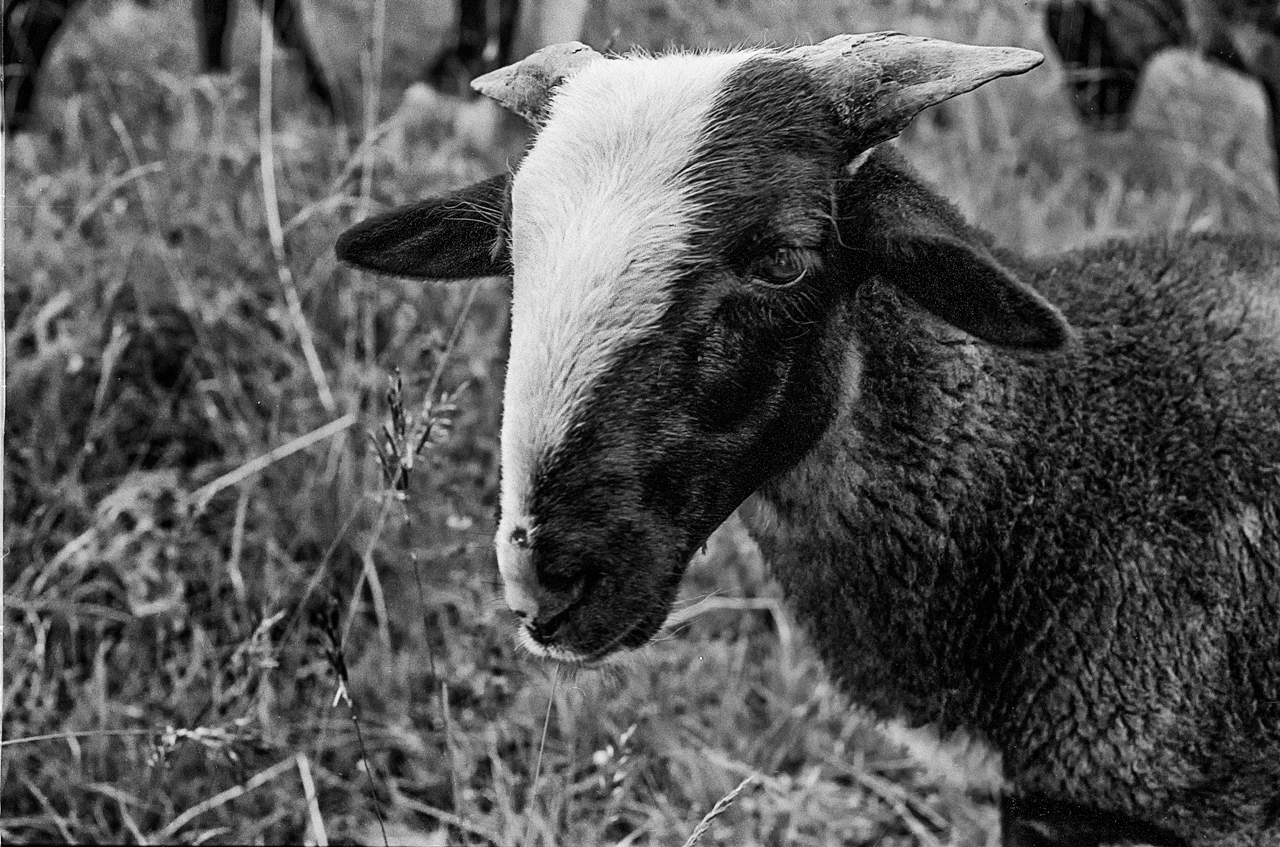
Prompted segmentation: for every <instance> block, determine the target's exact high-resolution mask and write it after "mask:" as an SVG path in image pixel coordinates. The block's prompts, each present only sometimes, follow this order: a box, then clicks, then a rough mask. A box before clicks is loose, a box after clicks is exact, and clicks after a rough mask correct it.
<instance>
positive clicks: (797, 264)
mask: <svg viewBox="0 0 1280 847" xmlns="http://www.w3.org/2000/svg"><path fill="white" fill-rule="evenodd" d="M808 270H809V268H808V266H807V265H806V264H805V261H804V253H803V252H802V251H800V250H797V249H795V248H794V247H780V248H778V249H777V250H774V251H773V252H771V253H768V254H767V255H764V256H761V257H760V258H759V259H757V260H756V261H755V262H754V263H753V264H752V266H751V275H752V276H753V277H755V278H756V279H758V280H760V281H761V282H767V283H769V284H770V285H791V284H793V283H797V282H799V281H800V280H801V279H802V278H804V275H805V273H806V272H807V271H808Z"/></svg>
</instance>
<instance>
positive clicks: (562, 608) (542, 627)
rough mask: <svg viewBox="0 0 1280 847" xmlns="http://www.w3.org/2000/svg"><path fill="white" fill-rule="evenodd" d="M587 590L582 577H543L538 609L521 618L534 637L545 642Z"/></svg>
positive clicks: (571, 612)
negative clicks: (530, 614)
mask: <svg viewBox="0 0 1280 847" xmlns="http://www.w3.org/2000/svg"><path fill="white" fill-rule="evenodd" d="M586 593H587V580H586V578H585V577H580V576H576V577H569V578H565V577H555V578H552V579H543V580H542V591H541V592H540V596H539V603H538V609H537V613H536V614H534V615H532V616H526V617H523V618H521V620H522V621H523V623H524V625H525V627H526V628H527V629H528V630H529V634H530V635H532V636H533V638H534V640H535V641H538V642H539V643H546V642H547V641H549V640H550V639H552V638H554V637H555V635H556V633H557V632H559V631H560V630H561V629H562V628H563V626H564V625H565V623H566V622H567V621H568V620H569V619H570V618H571V617H572V615H573V612H574V610H575V609H576V608H577V607H578V606H579V605H580V604H581V601H582V598H583V597H584V596H585V595H586Z"/></svg>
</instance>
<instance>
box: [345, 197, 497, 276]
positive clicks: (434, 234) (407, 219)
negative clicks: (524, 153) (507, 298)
mask: <svg viewBox="0 0 1280 847" xmlns="http://www.w3.org/2000/svg"><path fill="white" fill-rule="evenodd" d="M509 182H510V177H509V176H508V175H507V174H500V175H498V176H494V177H490V178H489V179H486V180H484V181H483V182H477V183H476V184H474V185H470V186H467V187H466V188H462V189H459V190H458V191H455V192H453V193H452V194H447V195H445V196H444V197H436V198H433V199H431V200H424V201H422V202H420V203H413V204H410V205H407V206H401V207H400V208H398V209H393V210H392V211H390V212H387V213H386V214H383V215H378V216H377V217H373V218H369V219H368V220H366V221H361V222H360V223H358V224H356V225H355V226H353V227H351V229H349V230H347V231H346V232H344V233H343V234H342V236H341V237H340V238H339V239H338V243H337V245H336V246H335V248H334V251H335V252H336V253H337V256H338V259H339V260H340V261H343V262H346V263H347V264H349V265H354V266H355V267H357V268H363V269H364V270H369V271H376V272H378V273H384V274H390V275H392V276H403V277H409V278H411V279H475V278H477V277H486V276H504V275H507V274H510V273H511V259H510V256H509V254H508V252H507V244H506V238H505V236H504V233H503V221H504V219H505V217H506V208H507V197H508V183H509Z"/></svg>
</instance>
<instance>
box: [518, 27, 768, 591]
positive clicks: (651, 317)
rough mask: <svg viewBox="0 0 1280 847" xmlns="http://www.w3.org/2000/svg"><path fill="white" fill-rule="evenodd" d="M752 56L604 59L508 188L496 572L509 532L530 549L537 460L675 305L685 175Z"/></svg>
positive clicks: (684, 243)
mask: <svg viewBox="0 0 1280 847" xmlns="http://www.w3.org/2000/svg"><path fill="white" fill-rule="evenodd" d="M754 55H757V52H754V51H753V52H738V53H730V54H701V55H697V54H676V55H669V56H659V57H649V58H628V59H621V60H610V61H607V62H598V63H596V64H594V65H590V66H588V67H586V68H583V69H582V70H581V71H579V72H578V73H577V74H575V75H574V76H573V77H571V78H570V79H569V80H567V81H566V82H565V83H564V84H563V85H562V86H561V87H560V88H559V89H558V90H557V92H556V94H555V96H554V99H553V101H552V105H551V110H550V117H549V119H548V121H547V124H546V126H545V127H544V128H543V129H542V131H541V133H540V134H539V136H538V139H537V141H536V143H535V144H534V146H533V148H532V149H531V150H530V151H529V154H528V155H527V156H526V157H525V159H524V162H523V163H522V164H521V166H520V169H519V171H518V172H517V173H516V175H515V179H514V182H513V184H512V215H511V256H512V262H513V265H514V268H515V273H514V283H513V294H512V304H511V358H510V364H509V365H508V368H507V381H506V389H505V395H504V402H505V412H504V416H503V423H502V525H501V526H500V527H499V529H498V539H497V540H498V553H499V564H500V566H502V565H503V564H504V561H505V560H510V563H511V566H515V561H516V558H515V557H512V556H504V555H503V550H504V548H507V547H509V546H511V533H512V532H513V531H514V530H515V529H516V528H522V529H524V530H525V531H528V532H530V533H531V535H530V540H531V541H532V542H534V543H536V534H537V528H536V521H537V517H538V516H536V515H531V514H529V510H530V497H531V494H532V484H533V474H534V472H535V470H536V464H537V462H538V461H539V460H542V459H545V458H546V457H547V456H549V455H550V454H551V453H552V452H553V451H554V449H555V448H556V447H557V445H559V444H561V443H562V442H563V441H564V439H565V436H566V435H567V434H568V430H569V426H570V422H571V420H572V418H573V415H574V412H575V410H576V409H577V408H578V407H579V405H580V404H581V403H582V402H583V401H584V399H586V398H587V397H589V396H590V393H591V390H592V386H593V385H594V384H595V383H596V382H597V381H598V379H599V378H600V377H601V376H602V375H603V374H604V373H605V372H606V371H607V370H608V369H609V368H610V366H611V365H612V364H613V362H614V361H615V358H616V354H617V351H618V350H619V349H620V348H622V347H624V346H625V345H627V344H629V343H631V342H633V341H635V340H636V339H637V338H639V337H641V336H643V335H644V334H645V333H647V332H649V331H651V330H652V329H653V328H654V327H655V326H656V324H657V322H658V321H659V319H660V318H661V316H662V315H663V313H664V312H665V310H666V308H667V307H668V305H669V304H670V301H671V297H672V294H671V291H670V289H671V286H672V284H673V282H674V281H675V276H676V273H677V272H678V264H679V262H678V260H679V258H680V257H681V256H682V255H684V254H686V253H687V251H688V249H689V244H688V241H689V235H690V233H691V231H692V228H693V214H694V212H695V209H694V208H693V204H692V200H691V198H690V196H689V191H690V189H689V187H688V186H687V185H685V184H684V182H683V181H682V179H681V177H680V174H681V171H682V169H683V168H684V167H685V166H686V165H687V164H688V163H689V161H690V159H691V157H692V156H693V154H694V153H695V151H696V149H697V146H698V143H699V141H700V140H701V138H702V134H703V131H704V129H705V127H706V122H707V114H708V111H709V110H710V109H711V107H712V106H713V104H714V103H715V100H716V95H717V94H718V93H719V92H720V91H721V89H722V88H723V86H724V81H725V77H726V76H727V75H728V74H729V73H730V72H731V71H732V70H733V68H735V67H736V66H737V65H739V64H740V63H742V62H743V61H745V60H747V59H749V58H751V57H752V56H754ZM509 576H510V575H508V574H506V573H504V577H508V578H509Z"/></svg>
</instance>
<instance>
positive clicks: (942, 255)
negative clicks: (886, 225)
mask: <svg viewBox="0 0 1280 847" xmlns="http://www.w3.org/2000/svg"><path fill="white" fill-rule="evenodd" d="M885 247H886V253H887V255H886V256H885V260H886V261H885V265H884V270H885V276H887V277H888V278H889V280H890V281H891V282H892V283H893V284H894V285H895V286H897V287H898V288H899V289H901V290H902V291H903V292H905V293H906V294H908V295H910V296H911V299H913V300H915V301H916V302H917V303H919V304H920V305H921V306H923V307H924V308H925V309H928V310H929V311H930V312H932V313H933V314H935V315H937V316H938V317H940V318H942V319H943V320H944V321H946V322H947V323H949V324H951V325H952V326H955V327H958V328H959V329H962V330H964V331H965V332H967V333H969V334H970V335H972V336H975V337H977V338H981V339H982V340H983V341H987V342H990V343H991V344H995V345H997V346H1000V347H1012V348H1017V349H1023V350H1046V351H1047V350H1057V349H1058V348H1059V347H1062V346H1063V345H1064V344H1065V343H1066V342H1067V339H1068V338H1070V335H1071V330H1070V328H1069V327H1068V325H1067V321H1066V319H1065V318H1063V317H1062V313H1061V312H1059V311H1058V310H1057V309H1056V308H1054V306H1053V305H1052V304H1051V303H1049V301H1048V300H1045V299H1044V298H1043V297H1041V296H1040V295H1039V294H1038V293H1036V291H1035V290H1034V289H1032V288H1031V287H1030V286H1028V285H1026V284H1025V283H1023V282H1022V281H1021V280H1019V279H1018V278H1017V277H1016V276H1014V275H1013V274H1012V273H1011V272H1010V271H1009V270H1008V269H1007V268H1005V267H1004V266H1003V265H1001V264H1000V262H999V261H998V260H997V259H996V258H995V257H994V256H992V255H991V253H990V252H988V251H987V249H986V247H984V246H983V245H982V244H980V243H977V242H974V241H971V240H967V239H965V238H963V237H961V236H958V235H956V234H953V233H947V232H937V231H930V230H928V229H915V230H900V231H897V232H890V233H888V234H887V238H886V245H885Z"/></svg>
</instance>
